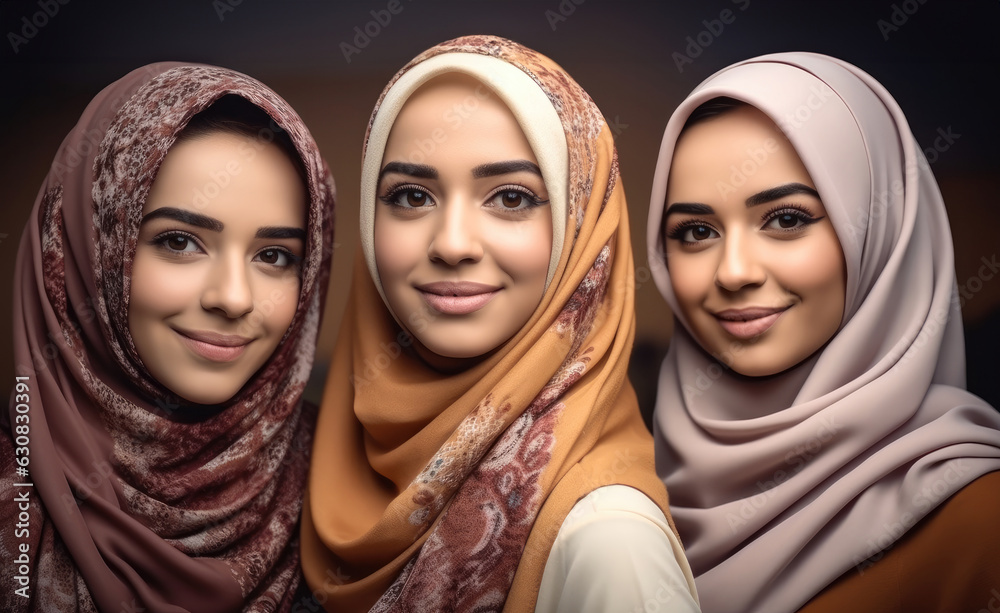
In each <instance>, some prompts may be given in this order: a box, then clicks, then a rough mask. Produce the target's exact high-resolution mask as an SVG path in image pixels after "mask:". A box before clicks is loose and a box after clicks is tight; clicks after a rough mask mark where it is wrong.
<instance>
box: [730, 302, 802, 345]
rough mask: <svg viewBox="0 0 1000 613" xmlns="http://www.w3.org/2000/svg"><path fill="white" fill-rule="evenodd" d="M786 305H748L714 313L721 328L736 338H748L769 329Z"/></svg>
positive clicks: (785, 308)
mask: <svg viewBox="0 0 1000 613" xmlns="http://www.w3.org/2000/svg"><path fill="white" fill-rule="evenodd" d="M787 309H788V307H780V308H770V307H749V308H746V309H726V310H724V311H719V312H718V313H714V315H715V318H716V319H717V320H718V321H719V325H720V326H722V328H723V330H725V331H726V332H728V333H730V334H732V335H733V336H735V337H736V338H739V339H742V340H749V339H752V338H754V337H757V336H760V335H761V334H764V333H765V332H767V331H768V330H770V329H771V326H773V325H774V323H775V322H776V321H778V318H779V317H781V315H782V313H784V312H785V311H786V310H787Z"/></svg>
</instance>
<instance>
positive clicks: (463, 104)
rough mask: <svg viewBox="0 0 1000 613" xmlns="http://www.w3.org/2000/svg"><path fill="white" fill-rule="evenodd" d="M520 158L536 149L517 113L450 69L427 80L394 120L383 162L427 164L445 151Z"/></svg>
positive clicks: (480, 85) (482, 86)
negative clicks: (449, 71)
mask: <svg viewBox="0 0 1000 613" xmlns="http://www.w3.org/2000/svg"><path fill="white" fill-rule="evenodd" d="M449 154H456V155H461V156H465V157H466V158H467V160H468V161H469V163H472V162H471V160H472V158H477V159H478V158H483V157H486V158H493V159H500V158H509V157H513V156H516V157H518V158H523V159H528V160H531V161H534V154H533V152H532V150H531V146H530V144H529V143H528V140H527V137H526V136H525V135H524V132H523V131H522V129H521V126H520V124H519V123H518V121H517V118H516V117H515V116H514V114H513V113H512V112H511V110H510V109H509V108H508V107H507V106H506V105H505V104H504V103H503V101H502V100H501V99H500V98H499V97H498V96H497V95H496V94H495V93H494V92H493V91H492V90H491V89H490V88H489V87H487V86H486V85H485V84H483V83H481V82H480V81H478V80H476V79H475V78H473V77H471V76H468V75H464V74H460V73H449V74H446V75H442V76H439V77H435V78H434V79H431V80H430V81H428V82H427V83H425V84H424V85H422V86H421V87H420V88H419V89H417V90H416V91H415V92H414V93H413V94H412V95H411V96H410V97H409V98H408V99H407V101H406V102H405V104H404V105H403V107H402V109H401V110H400V112H399V114H398V115H397V116H396V119H395V121H394V122H393V125H392V128H391V130H390V132H389V138H388V141H387V142H386V150H385V154H384V156H383V162H386V161H389V160H390V159H391V160H402V161H407V162H411V163H417V164H420V163H426V162H429V161H432V160H434V159H435V158H440V157H442V156H443V155H449Z"/></svg>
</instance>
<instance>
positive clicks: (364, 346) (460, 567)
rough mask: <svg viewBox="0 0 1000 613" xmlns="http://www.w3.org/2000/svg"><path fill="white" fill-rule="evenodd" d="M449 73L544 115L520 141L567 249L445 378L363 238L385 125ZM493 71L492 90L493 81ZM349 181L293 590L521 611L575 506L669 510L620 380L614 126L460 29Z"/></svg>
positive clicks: (624, 260) (512, 48) (525, 58)
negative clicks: (345, 274)
mask: <svg viewBox="0 0 1000 613" xmlns="http://www.w3.org/2000/svg"><path fill="white" fill-rule="evenodd" d="M470 56H471V57H470ZM430 67H433V69H431V68H430ZM511 67H513V68H515V69H516V71H515V73H511V72H510V68H511ZM452 71H454V72H462V73H464V74H468V75H471V76H473V77H475V78H476V79H477V80H479V81H480V82H481V83H483V84H485V85H486V86H487V87H490V88H491V91H492V92H493V93H494V94H496V95H499V96H500V97H501V99H503V100H504V101H505V103H506V104H507V105H508V107H509V108H510V109H511V110H512V112H513V113H514V115H515V117H517V119H518V122H519V124H520V125H521V127H522V130H523V131H524V132H525V134H526V135H528V136H529V137H530V135H531V134H536V135H539V134H541V135H544V134H547V133H549V132H551V131H552V128H553V125H551V124H550V125H546V122H547V121H551V122H554V123H555V127H556V128H557V130H558V135H559V140H558V141H556V142H553V141H552V140H551V139H549V140H546V139H544V138H542V139H539V140H538V141H536V142H537V143H542V144H543V145H544V146H543V145H538V144H536V142H532V149H533V151H534V152H535V155H536V158H538V161H539V167H540V168H541V169H542V172H543V176H544V178H545V183H546V189H547V190H548V191H549V193H550V196H553V198H552V199H553V215H554V219H553V221H554V225H556V226H558V227H557V230H556V234H557V235H559V234H564V236H565V238H564V242H563V243H562V247H561V248H560V247H558V241H554V243H555V244H556V245H557V246H556V247H554V249H555V251H554V253H553V256H552V262H553V263H554V264H553V265H552V266H551V267H550V270H549V283H548V286H547V288H546V291H545V293H544V296H543V298H542V301H541V304H540V305H539V306H538V308H537V309H536V310H535V313H534V314H533V315H532V316H531V318H530V319H529V321H528V322H527V323H526V324H525V325H524V327H523V328H522V329H521V330H520V331H519V332H518V333H517V334H516V335H515V336H514V337H513V338H512V339H510V340H509V341H507V342H506V343H505V344H504V345H502V346H501V347H499V348H498V349H497V350H496V351H494V352H493V353H491V354H488V355H487V356H485V357H483V358H482V359H481V361H480V362H478V363H476V364H474V365H472V366H469V367H468V368H466V369H465V370H462V371H460V372H457V373H453V374H444V373H441V372H439V371H438V370H436V369H435V368H434V367H432V366H431V365H429V364H428V363H426V362H424V361H422V360H421V359H420V358H419V357H418V355H417V353H416V352H414V351H413V350H412V345H413V343H415V342H416V341H415V340H414V339H413V338H412V337H411V336H410V334H409V333H408V332H407V331H405V330H403V329H402V328H401V327H400V326H399V324H397V323H396V321H395V319H394V317H393V314H392V313H391V312H390V311H389V309H388V308H387V307H386V305H385V303H384V301H383V300H382V297H381V295H380V292H381V290H380V287H379V286H378V284H377V281H376V280H373V279H377V270H375V269H374V267H372V270H369V266H370V265H371V264H372V262H373V258H372V255H371V249H372V246H371V245H370V244H365V243H366V241H369V242H370V240H369V239H370V238H371V237H372V236H373V221H372V220H373V218H374V215H373V214H372V211H371V210H370V209H371V208H372V207H374V206H375V198H374V194H375V186H376V181H377V174H378V171H379V170H380V166H381V163H382V154H383V150H384V147H385V142H386V136H387V134H388V131H389V128H390V127H391V124H392V118H394V117H395V113H396V112H397V111H398V110H399V108H400V107H401V106H402V104H403V102H405V99H406V98H407V97H408V96H409V94H411V93H412V92H413V91H414V90H415V89H416V88H417V87H419V85H420V84H421V83H422V82H425V81H426V79H424V78H423V76H420V75H425V76H426V75H429V74H432V73H433V74H435V75H436V74H443V73H446V72H452ZM501 73H503V76H502V79H503V83H504V84H505V85H504V89H503V90H502V91H500V90H498V89H493V88H494V87H496V85H495V83H496V81H495V79H496V78H501V77H498V75H500V74H501ZM407 75H410V76H409V77H408V76H407ZM414 75H416V76H414ZM417 77H419V78H417ZM428 78H429V77H428ZM539 91H540V92H541V93H543V94H544V96H543V97H542V102H543V103H544V104H546V105H548V106H549V107H550V109H551V110H554V111H555V112H554V113H545V112H538V113H528V112H525V110H524V104H523V102H521V103H519V102H518V100H522V101H523V100H525V99H529V100H531V99H535V97H537V94H538V93H539ZM386 101H390V102H386ZM386 108H389V109H391V110H390V111H386V113H385V114H383V111H384V110H385V109H386ZM536 110H537V109H536ZM547 116H549V117H551V119H546V117H547ZM560 151H561V152H562V153H561V154H560ZM560 155H562V157H560ZM371 168H374V172H371V171H370V169H371ZM363 177H364V178H363V184H362V189H361V193H362V194H367V195H368V196H366V197H365V198H364V200H363V201H362V203H361V205H362V210H363V213H362V228H361V232H362V244H363V249H364V250H363V251H362V253H360V254H359V257H358V261H357V263H356V265H355V269H354V277H353V282H352V286H351V295H350V298H349V304H348V309H347V312H346V314H345V318H344V322H343V325H342V327H341V331H340V336H339V338H338V342H337V346H336V349H335V354H334V360H333V364H332V367H331V371H330V377H329V379H328V382H327V388H326V392H325V394H324V402H323V406H322V407H321V411H320V418H319V422H318V425H317V432H316V442H315V447H314V456H313V465H312V471H311V474H310V483H309V491H308V501H307V504H306V509H305V510H304V513H303V541H302V554H303V570H304V571H305V575H306V579H307V581H308V583H309V586H310V588H312V589H313V590H314V594H315V595H316V596H317V598H318V599H319V600H320V601H321V602H323V603H324V606H325V607H326V608H327V610H329V611H367V610H369V609H371V610H374V611H466V610H483V611H486V610H501V609H504V610H508V611H530V610H532V609H533V608H534V603H535V598H536V596H537V591H538V587H539V583H540V581H541V575H542V571H543V568H544V565H545V561H546V559H547V557H548V552H549V549H550V548H551V546H552V542H553V540H554V539H555V536H556V533H557V532H558V530H559V527H560V525H561V524H562V521H563V519H564V518H565V517H566V515H567V513H568V512H569V510H570V509H571V508H572V506H573V505H574V504H575V503H576V502H577V501H578V500H579V499H580V498H582V497H583V496H585V495H586V494H587V493H589V492H590V491H592V490H594V489H596V488H598V487H600V486H602V485H609V484H612V483H621V484H626V485H631V486H633V487H636V488H638V489H640V490H642V491H643V492H645V493H646V494H647V495H648V496H649V497H650V498H651V499H652V500H654V501H655V502H656V503H657V504H658V505H659V506H660V507H661V508H662V509H663V510H664V513H666V502H667V501H666V493H665V491H664V488H663V484H662V483H661V482H660V481H659V479H658V478H657V477H656V475H655V472H654V470H653V457H652V444H651V438H650V436H649V433H648V432H647V431H646V429H645V426H644V425H643V422H642V419H641V417H640V415H639V412H638V406H637V402H636V399H635V394H634V392H633V391H632V389H631V386H630V385H629V383H628V381H627V380H626V377H625V373H626V367H627V360H628V355H629V352H630V350H631V346H632V338H633V333H634V314H633V293H634V276H633V274H634V271H633V263H632V254H631V244H630V238H629V232H628V219H627V212H626V209H625V197H624V192H623V189H622V186H621V181H620V179H619V176H618V168H617V158H616V155H615V149H614V143H613V140H612V137H611V132H610V130H609V129H608V127H607V125H606V124H605V122H604V120H603V118H602V117H601V115H600V113H599V111H598V110H597V108H596V106H595V105H594V103H593V102H592V101H591V99H590V98H589V96H587V94H586V93H585V92H584V91H583V90H582V89H580V87H579V86H578V85H577V84H576V83H575V82H574V81H573V80H572V79H571V78H570V77H569V76H568V75H567V74H566V73H565V72H564V71H563V70H562V69H561V68H559V67H558V66H557V65H556V64H554V63H553V62H552V61H551V60H549V59H548V58H545V57H543V56H541V55H540V54H538V53H536V52H534V51H531V50H529V49H526V48H524V47H522V46H520V45H518V44H516V43H513V42H511V41H508V40H505V39H502V38H497V37H491V36H471V37H464V38H459V39H456V40H453V41H449V42H446V43H443V44H441V45H438V46H436V47H434V48H432V49H430V50H428V51H426V52H424V53H423V54H421V55H420V56H418V57H417V58H416V59H414V60H413V61H412V62H410V63H409V64H408V65H407V66H406V67H404V68H403V69H402V70H401V71H400V72H399V73H398V74H397V75H396V76H395V77H394V78H393V79H392V81H391V82H390V83H389V85H388V86H387V87H386V90H385V91H384V92H383V94H382V97H381V98H380V100H379V103H378V105H377V106H376V108H375V111H374V112H373V115H372V121H371V123H370V126H369V132H368V138H367V140H366V151H365V160H364V163H363ZM557 181H561V182H564V183H565V189H564V190H562V189H557V188H556V186H555V184H554V182H557ZM559 193H564V194H565V196H564V203H562V204H559V203H558V202H557V201H558V199H559V198H560V197H559V196H554V194H559ZM366 219H367V220H368V221H367V222H366V221H364V220H366ZM365 237H368V239H366V238H365ZM366 256H367V257H366ZM622 457H624V458H626V460H625V461H622V460H620V458H622Z"/></svg>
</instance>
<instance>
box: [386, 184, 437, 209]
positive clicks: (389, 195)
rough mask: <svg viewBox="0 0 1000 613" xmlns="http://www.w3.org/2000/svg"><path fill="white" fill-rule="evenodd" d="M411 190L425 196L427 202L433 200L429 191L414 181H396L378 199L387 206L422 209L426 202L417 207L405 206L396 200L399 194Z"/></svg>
mask: <svg viewBox="0 0 1000 613" xmlns="http://www.w3.org/2000/svg"><path fill="white" fill-rule="evenodd" d="M411 192H420V193H422V194H424V195H426V196H427V200H428V203H431V202H434V200H433V199H432V198H431V193H430V192H429V191H427V190H426V189H424V188H422V187H420V186H419V185H416V184H414V183H397V184H396V185H393V186H391V187H389V189H388V190H387V191H386V193H385V195H384V196H379V198H378V199H379V200H381V201H382V202H384V203H386V204H388V205H389V206H395V207H399V208H401V209H422V208H424V207H426V206H427V204H424V206H419V207H413V206H405V205H402V204H399V202H397V199H398V198H399V196H401V195H403V194H406V193H411Z"/></svg>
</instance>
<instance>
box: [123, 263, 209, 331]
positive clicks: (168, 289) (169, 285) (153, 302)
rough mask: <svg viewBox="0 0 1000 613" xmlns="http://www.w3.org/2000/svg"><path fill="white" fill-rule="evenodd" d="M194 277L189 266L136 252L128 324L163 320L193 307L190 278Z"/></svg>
mask: <svg viewBox="0 0 1000 613" xmlns="http://www.w3.org/2000/svg"><path fill="white" fill-rule="evenodd" d="M194 273H195V269H194V268H193V267H191V266H184V265H178V264H172V263H169V262H164V261H162V260H159V259H158V258H156V257H155V256H152V255H150V254H146V253H143V252H142V250H140V251H138V252H137V253H136V258H135V260H133V264H132V282H131V289H130V294H129V320H131V319H132V318H133V317H156V316H167V315H170V314H171V313H176V312H179V311H181V310H183V309H185V308H186V307H188V306H189V305H191V304H197V301H198V292H197V289H196V288H197V286H198V282H197V280H196V279H195V278H193V274H194Z"/></svg>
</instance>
